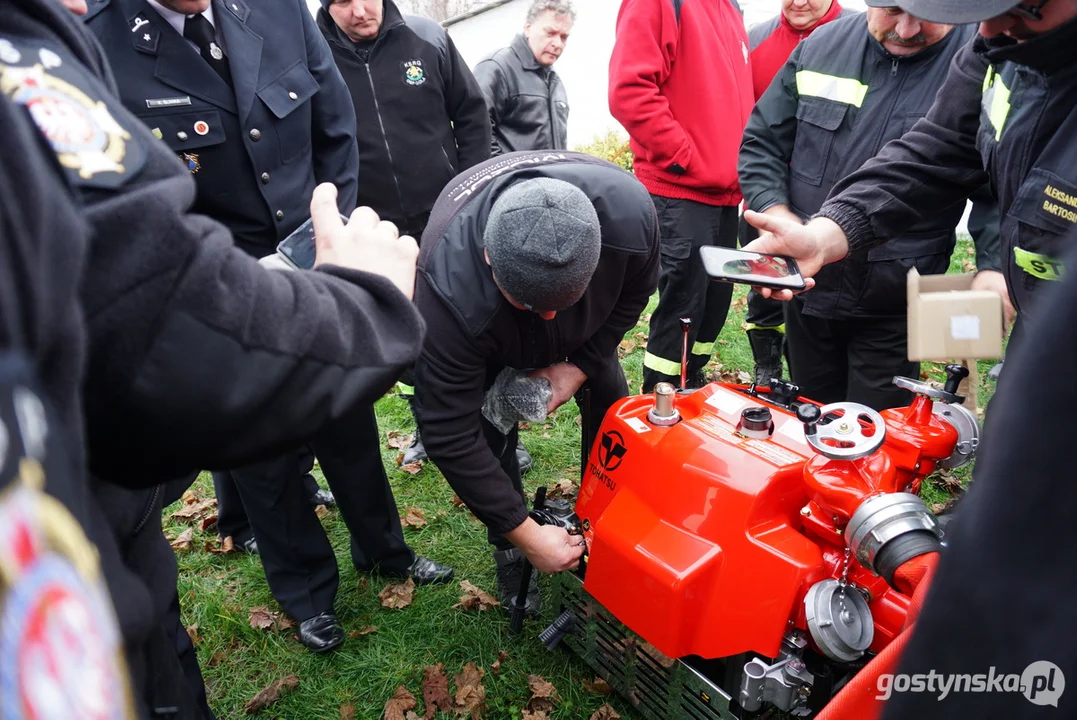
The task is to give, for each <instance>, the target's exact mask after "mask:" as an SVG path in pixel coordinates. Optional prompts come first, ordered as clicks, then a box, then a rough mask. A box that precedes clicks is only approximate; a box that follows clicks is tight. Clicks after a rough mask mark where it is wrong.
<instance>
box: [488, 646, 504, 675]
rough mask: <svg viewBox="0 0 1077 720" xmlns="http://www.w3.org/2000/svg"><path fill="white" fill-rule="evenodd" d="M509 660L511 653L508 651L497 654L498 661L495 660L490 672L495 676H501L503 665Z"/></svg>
mask: <svg viewBox="0 0 1077 720" xmlns="http://www.w3.org/2000/svg"><path fill="white" fill-rule="evenodd" d="M508 659H509V653H508V651H507V650H502V651H501V652H499V653H498V654H497V660H494V664H493V665H491V666H490V672H492V673H493V674H494V675H500V674H501V663H503V662H505V661H506V660H508Z"/></svg>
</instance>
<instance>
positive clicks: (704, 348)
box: [692, 342, 714, 355]
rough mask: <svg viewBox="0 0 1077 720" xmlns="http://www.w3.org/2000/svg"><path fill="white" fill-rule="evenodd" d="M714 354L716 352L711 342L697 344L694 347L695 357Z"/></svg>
mask: <svg viewBox="0 0 1077 720" xmlns="http://www.w3.org/2000/svg"><path fill="white" fill-rule="evenodd" d="M713 352H714V343H712V342H709V343H701V342H697V343H696V344H695V345H693V346H692V354H693V355H710V354H711V353H713Z"/></svg>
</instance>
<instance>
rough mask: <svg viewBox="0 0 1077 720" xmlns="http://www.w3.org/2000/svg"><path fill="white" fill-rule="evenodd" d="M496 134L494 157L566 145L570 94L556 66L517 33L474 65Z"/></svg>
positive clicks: (559, 148)
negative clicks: (545, 62)
mask: <svg viewBox="0 0 1077 720" xmlns="http://www.w3.org/2000/svg"><path fill="white" fill-rule="evenodd" d="M475 79H476V80H478V81H479V87H481V88H482V94H483V95H484V96H485V97H486V105H487V107H489V109H490V125H491V126H492V127H493V130H494V139H493V147H492V148H491V151H492V154H494V155H500V154H502V153H509V152H515V151H517V150H564V149H565V148H567V147H568V95H567V93H565V86H564V85H562V84H561V78H560V77H558V76H557V73H556V72H554V71H553V69H552V68H548V67H545V66H543V65H540V64H539V62H538V61H537V60H535V56H534V54H533V53H532V52H531V48H530V47H528V45H527V40H526V38H524V36H523V35H522V34H520V35H517V36H516V37H515V38H513V40H512V44H511V45H509V46H508V47H504V48H501V49H500V50H497V51H496V52H494V53H493V54H492V55H490V57H488V58H486V59H485V60H482V61H481V62H480V63H479V64H478V65H476V66H475Z"/></svg>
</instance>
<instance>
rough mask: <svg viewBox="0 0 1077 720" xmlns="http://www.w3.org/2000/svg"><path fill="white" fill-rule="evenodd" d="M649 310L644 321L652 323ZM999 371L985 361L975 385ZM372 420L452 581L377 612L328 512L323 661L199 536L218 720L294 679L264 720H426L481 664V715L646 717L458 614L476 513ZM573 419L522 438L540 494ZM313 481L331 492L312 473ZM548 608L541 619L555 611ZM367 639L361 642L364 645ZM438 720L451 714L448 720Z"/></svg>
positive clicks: (573, 666)
mask: <svg viewBox="0 0 1077 720" xmlns="http://www.w3.org/2000/svg"><path fill="white" fill-rule="evenodd" d="M971 259H972V257H971V254H969V248H968V246H967V244H965V243H961V244H959V246H958V248H957V250H956V251H955V254H954V261H953V263H952V265H951V270H952V271H958V272H960V271H962V267H963V265H964V263H965V262H966V261H968V260H971ZM654 302H655V300H652V303H651V307H649V308H648V310H647V311H646V314H645V315H644V317H645V318H646V317H649V314H650V312H651V310H652V309H653V306H654ZM744 315H745V299H744V290H743V288H740V287H738V292H737V293H736V295H735V302H734V306H733V309H732V311H731V312H730V316H729V319H728V320H727V322H726V325H725V328H724V329H723V331H722V334H721V336H720V338H719V340H718V346H717V347H718V352H717V356H716V359H715V362H714V363H713V365H714V369H715V370H718V371H720V372H724V371H736V370H743V371H751V369H752V358H751V352H750V350H749V348H748V344H747V341H746V340H745V336H744V333H743V330H742V328H741V325H742V323H743V322H744ZM646 332H647V323H646V322H642V323H641V324H640V325H639V326H638V327H637V328H636V329H635V330H633V331H632V333H630V334H629V335H628V336H627V337H626V341H625V342H624V343H623V344H622V350H623V351H626V354H625V357H624V361H623V362H624V365H625V369H626V372H627V373H628V377H629V385H630V387H636V388H638V387H639V383H640V366H641V362H642V359H643V349H644V346H645V343H646ZM992 364H993V363H992V362H984V363H981V378H984V377H985V376H986V372H987V370H988V369H989V368H990V367H991V365H992ZM925 370H926V371H928V372H929V374H931V375H932V376H933V377H935V378H936V379H941V378H942V374H941V371H940V369H939V368H938V367H935V366H930V367H929V366H925ZM992 385H993V383H991V382H990V381H986V380H982V387H981V405H985V404H986V401H987V399H988V398H989V397H990V393H991V391H992V389H993V387H992ZM377 413H378V420H379V424H380V427H381V431H382V438H383V443H382V449H383V457H384V460H385V464H386V467H388V468H390V473H389V475H390V480H391V481H392V484H393V488H394V492H395V493H396V501H397V504H398V506H399V508H400V513H401V515H404V514H405V513H406V512H407V511H408V509H409V508H417V509H419V510H420V511H421V512H422V513H423V514H424V515H425V519H426V522H427V524H426V525H425V526H422V527H418V528H414V527H405V530H404V534H405V537H406V538H407V540H408V542H409V543H410V544H411V546H412V547H413V548H415V550H416V551H417V552H419V553H420V554H423V555H427V556H429V557H432V558H435V559H437V560H439V561H441V562H445V563H450V564H452V565H453V566H455V568H456V582H454V583H452V584H450V585H447V586H440V587H434V588H428V587H424V588H418V589H417V590H416V592H415V594H414V602H413V603H412V604H411V605H410V606H408V607H405V608H401V609H387V608H384V607H382V605H381V603H380V601H379V599H378V593H379V592H380V591H381V590H382V589H383V588H384V587H385V585H386V584H387V582H388V581H387V580H383V579H380V578H374V577H368V576H365V575H360V574H358V573H356V572H355V570H354V568H352V567H351V564H350V560H349V556H348V545H347V530H346V528H345V527H344V524H343V522H341V520H340V518H339V515H338V513H337V512H336V511H335V510H334V511H330V512H329V513H328V514H327V515H326V516H325V517H323V519H322V524H323V526H324V527H325V529H326V532H327V533H328V535H329V538H330V540H331V541H332V543H333V547H334V548H335V549H336V553H337V561H338V564H339V566H340V591H339V593H338V595H337V601H336V610H337V614H338V616H339V617H340V620H341V621H342V622H343V624H344V626H345V629H346V631H347V632H349V633H352V636H351V637H349V639H348V640H347V641H346V643H345V644H344V646H343V647H342V648H341V649H339V650H338V651H336V652H334V653H331V654H329V655H326V656H317V655H313V654H311V653H309V652H307V651H306V650H305V649H304V648H303V647H302V646H301V645H300V644H299V643H298V641H297V640H296V639H295V635H294V631H293V630H292V629H276V627H275V626H271V627H270V628H268V629H256V628H255V627H252V623H251V612H250V611H251V609H252V608H258V607H262V608H264V609H268V610H269V611H279V608H278V607H277V606H276V604H275V603H274V601H273V598H272V597H271V596H270V594H269V589H268V588H267V586H266V583H265V578H264V576H263V574H262V567H261V564H260V563H259V561H258V560H257V558H252V557H249V556H247V555H245V554H242V553H230V554H224V555H221V554H214V553H211V552H209V551H208V549H207V544H208V546H212V547H215V546H216V545H217V539H216V533H215V528H213V527H210V528H208V529H207V530H201V529H200V527H199V526H198V525H197V524H196V525H194V526H193V542H192V543H191V549H188V550H181V551H178V552H177V555H178V558H179V565H180V582H179V589H180V601H181V604H182V606H183V611H184V622H185V623H186V624H187V625H188V626H196V627H191V628H190V629H189V631H190V632H192V634H193V637H194V638H195V639H196V646H197V649H198V656H199V661H200V663H201V666H202V669H203V672H204V674H205V676H206V681H207V685H208V689H209V697H210V703H211V705H212V707H213V708H214V710H215V712H216V713H217V714H218V716H219V717H221V718H236V717H240V716H242V715H244V712H245V711H244V707H245V705H246V704H247V702H248V701H249V700H251V699H252V698H253V697H254V696H255V695H256V694H257V693H258V692H259V691H260V690H261V689H263V688H264V687H266V686H268V685H270V684H272V683H274V682H276V681H278V680H280V679H282V678H284V677H286V676H289V675H294V676H296V677H298V679H299V684H298V686H296V687H295V688H294V690H292V691H291V692H286V693H284V694H283V696H282V697H281V699H280V700H279V701H277V702H275V703H273V704H271V705H269V706H268V707H267V708H266V709H264V710H262V711H261V713H260V716H261V717H271V718H302V719H304V720H305V719H307V718H310V719H324V720H338V718H339V719H341V720H345V719H346V718H363V719H370V720H377V719H378V718H381V717H382V715H383V711H384V707H385V704H386V701H387V700H389V699H390V698H391V697H392V696H393V694H394V691H395V690H396V689H397V688H398V687H399V686H404V687H406V688H407V689H408V691H410V692H411V693H412V694H413V695H415V696H416V698H417V699H418V706H417V707H416V708H415V712H417V713H419V715H418V716H419V717H421V716H422V710H423V690H422V681H423V674H424V667H425V666H429V665H437V664H443V665H444V674H445V676H446V677H447V678H448V679H449V690H450V692H453V691H454V689H455V688H454V681H453V676H454V675H455V674H457V673H460V672H461V671H462V669H463V668H464V666H465V664H466V663H474V664H475V665H476V666H477V667H479V668H481V669H482V670H483V671H484V672H485V675H484V677H483V678H482V685H483V687H484V688H485V693H486V711H485V715H484V717H486V718H490V719H499V718H505V719H508V718H513V719H515V720H520V719H521V718H523V717H524V714H523V710H524V708H525V707H526V705H527V703H528V701H529V699H530V698H531V695H532V693H531V691H530V690H529V686H528V683H529V675H539V676H541V677H543V678H545V679H546V680H548V681H549V682H551V683H553V685H554V686H555V687H556V689H557V700H556V702H555V710H554V711H553V712H552V714H550V716H549V717H551V718H559V719H562V720H569V719H576V718H589V717H590V716H591V714H592V713H593V712H594V711H596V710H597V709H598V708H599V707H600V706H602V705H603V704H604V703H607V702H608V703H609V704H610V705H611V706H612V707H613V708H614V709H615V710H616V711H617V712H618V713H619V714H620V715H621V716H622V717H625V718H635V717H638V715H636V714H634V713H633V711H632V708H631V706H630V704H629V703H628V702H627V701H625V700H623V699H622V698H619V697H606V696H601V695H597V694H595V693H594V692H591V691H590V690H588V689H587V688H585V687H584V682H586V681H591V680H593V679H594V673H592V672H591V671H590V669H589V668H588V667H587V666H586V665H585V664H584V663H583V662H582V661H581V660H578V659H576V658H574V657H572V656H571V655H569V654H568V653H566V652H561V651H557V652H552V653H551V652H547V651H546V649H545V648H544V647H543V645H542V644H541V643H540V642H539V641H538V640H537V639H536V635H537V634H538V632H539V631H540V630H542V629H543V627H544V626H545V622H542V623H539V622H529V623H528V624H527V626H526V627H525V631H524V633H523V634H521V635H520V636H519V637H518V638H510V637H509V636H508V619H507V616H506V615H505V614H504V613H503V612H501V611H500V610H494V611H489V612H479V611H476V610H471V611H464V610H460V609H454V608H453V605H454V604H456V603H457V602H458V601H459V600H460V597H461V595H463V591H461V589H460V587H459V586H458V584H457V583H458V582H459V581H461V580H468V581H470V582H472V583H474V584H475V585H477V586H478V587H480V588H482V589H484V590H487V591H489V592H491V593H493V592H495V591H496V582H495V580H494V570H493V561H492V558H491V555H490V549H489V547H488V546H487V544H486V541H485V532H484V529H483V527H482V526H481V525H480V524H479V523H478V521H476V520H475V519H474V518H473V517H472V516H471V515H470V513H468V512H467V511H465V510H463V509H461V508H459V507H457V506H455V505H454V504H453V502H452V499H453V493H452V490H451V489H450V488H449V486H448V484H447V483H446V482H445V481H444V479H442V477H441V475H440V473H439V472H438V471H437V469H436V468H435V467H434V466H433V465H430V464H427V465H425V466H424V467H423V468H422V470H421V471H419V472H418V473H417V474H414V475H412V474H410V473H408V472H405V471H403V470H401V469H399V468H398V467H397V456H398V454H399V451H398V450H396V449H393V448H390V447H389V446H388V444H387V442H386V441H385V438H386V433H388V432H389V431H393V430H396V431H400V432H402V433H404V434H408V433H410V432H411V429H412V422H411V418H410V415H409V413H408V410H407V406H406V404H405V403H404V402H403V401H402V400H401V399H399V398H397V397H386V398H384V399H383V400H382V401H381V402H379V403H378V405H377ZM577 416H578V413H577V411H576V407H575V405H574V404H572V403H569V405H568V406H566V407H563V408H561V409H560V410H559V411H558V412H557V413H556V414H555V416H554V417H553V418H552V419H550V420H549V421H548V422H547V423H546V424H545V425H536V426H535V427H533V428H531V429H530V430H525V431H523V432H521V439H522V441H523V442H524V444H525V445H526V447H527V448H528V449H529V450H530V451H531V453H532V454H533V455H534V457H535V467H534V469H533V470H532V471H531V472H530V473H529V474H528V475H526V476H525V478H524V480H525V485H526V487H527V488H528V489H529V491H531V492H533V491H534V489H535V488H536V487H537V486H539V485H543V484H545V485H548V486H552V485H553V484H554V483H556V482H557V481H558V480H566V479H567V480H572V481H574V482H575V481H577V480H578V478H579V427H578V426H577V424H576V419H577ZM547 426H548V427H547ZM315 474H316V475H317V476H318V478H319V481H321V482H323V484H324V479H323V478H321V476H320V473H319V471H318V470H317V469H316V470H315ZM968 477H969V472H968V471H967V470H966V471H965V472H962V473H960V474H959V477H958V479H959V480H961V481H962V482H967V479H968ZM192 491H193V492H194V493H195V494H196V495H198V496H201V497H211V496H212V492H213V488H212V483H211V481H210V478H209V475H208V474H206V473H204V474H203V475H202V476H201V477H200V478H199V480H198V483H197V484H196V486H195V487H194V488H193V490H192ZM924 497H925V500H927V501H928V502H929V503H936V502H942V501H945V500H946V499H948V497H949V494H948V493H947V492H945V491H944V490H942V489H940V488H939V487H937V486H936V484H935V483H932V482H925V483H924ZM177 509H178V506H174V507H172V508H170V509H169V510H168V511H166V517H165V532H166V534H167V535H168V536H169V537H170V538H175V537H176V536H178V535H180V534H181V533H182V532H184V531H185V530H188V529H189V528H192V526H191V525H188V524H185V523H183V522H181V521H180V520H178V519H174V518H170V517H169V514H170V513H171V512H173V511H175V510H177ZM542 583H543V588H544V591H545V590H546V589H547V586H548V578H543V579H542ZM548 605H549V604H548V603H547V611H550V610H552V608H549V606H548ZM546 614H547V618H544V620H545V621H548V620H549V619H552V618H550V617H549V614H550V613H549V612H547V613H546ZM266 622H268V621H266ZM262 624H265V623H262ZM370 628H376V629H374V630H372V631H371V630H370ZM363 630H366V631H367V632H366V633H365V634H359V633H360V631H363ZM504 652H507V653H508V654H507V657H504V656H503V657H504V659H503V660H502V662H501V663H500V669H499V672H495V670H494V668H492V666H493V665H494V664H495V662H496V661H497V660H498V658H499V654H501V653H504ZM431 716H432V715H430V714H427V717H431ZM401 717H402V716H401ZM438 717H446V718H447V717H451V715H450V714H449V713H441V714H439V715H438ZM542 717H545V716H542Z"/></svg>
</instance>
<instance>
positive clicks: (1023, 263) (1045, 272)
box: [1013, 247, 1065, 280]
mask: <svg viewBox="0 0 1077 720" xmlns="http://www.w3.org/2000/svg"><path fill="white" fill-rule="evenodd" d="M1013 257H1014V260H1015V261H1016V262H1017V267H1019V268H1021V269H1022V270H1024V271H1025V272H1027V273H1028V274H1029V275H1031V276H1032V277H1036V278H1039V279H1040V280H1061V279H1062V275H1063V272H1064V270H1065V268H1064V267H1063V266H1062V263H1061V262H1060V261H1058V260H1055V259H1054V258H1050V257H1047V256H1046V255H1040V254H1039V253H1034V252H1029V251H1028V250H1022V249H1021V248H1018V247H1015V248H1014V249H1013Z"/></svg>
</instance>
